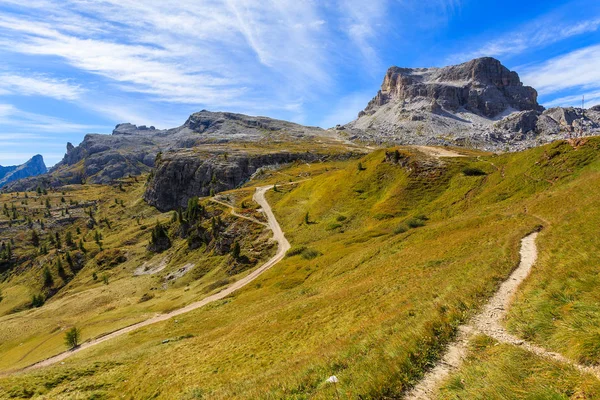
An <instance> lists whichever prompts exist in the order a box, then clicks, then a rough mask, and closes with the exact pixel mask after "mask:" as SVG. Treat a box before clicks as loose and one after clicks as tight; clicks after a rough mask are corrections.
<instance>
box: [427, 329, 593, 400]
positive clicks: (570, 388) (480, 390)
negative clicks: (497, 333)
mask: <svg viewBox="0 0 600 400" xmlns="http://www.w3.org/2000/svg"><path fill="white" fill-rule="evenodd" d="M470 354H471V356H469V357H468V359H467V360H466V361H465V363H464V366H463V367H462V368H461V370H460V372H458V373H454V374H452V375H451V376H450V377H449V379H448V380H447V381H446V383H445V384H444V385H443V386H442V388H441V390H440V393H439V394H438V398H439V399H444V400H459V399H473V400H478V399H480V400H495V399H503V400H505V399H532V400H534V399H539V400H542V399H543V400H546V399H547V400H568V399H597V398H599V397H600V381H598V379H597V378H595V377H594V376H591V375H586V374H581V373H580V372H579V371H577V370H576V369H575V368H573V367H570V366H565V365H563V364H560V363H556V362H552V361H549V360H547V359H542V358H539V357H536V356H534V355H532V354H531V353H529V352H527V351H525V350H523V349H520V348H518V347H515V346H510V345H506V344H498V343H496V342H495V341H494V340H492V339H490V338H488V337H485V336H479V337H477V338H476V339H475V340H474V341H473V343H472V346H471V350H470Z"/></svg>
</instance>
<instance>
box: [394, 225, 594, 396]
mask: <svg viewBox="0 0 600 400" xmlns="http://www.w3.org/2000/svg"><path fill="white" fill-rule="evenodd" d="M537 235H538V232H534V233H532V234H529V235H527V236H525V237H524V238H523V239H521V250H520V254H521V261H520V263H519V266H518V267H517V269H515V270H514V271H513V273H512V274H511V275H510V276H509V277H508V279H507V280H505V281H504V282H503V283H502V284H501V285H500V288H499V289H498V291H497V292H496V294H495V295H494V296H493V297H492V298H491V299H490V300H489V301H488V302H487V303H486V304H485V306H484V307H483V309H482V310H481V311H480V312H479V313H478V314H477V315H475V316H474V317H473V318H472V319H471V320H470V321H469V322H468V323H467V324H465V325H461V326H460V327H459V328H458V334H457V337H456V339H455V340H454V342H452V343H451V344H450V345H449V346H448V348H447V349H446V353H445V354H444V356H443V357H442V359H441V360H440V361H439V362H438V363H437V364H436V365H435V367H434V368H433V369H431V370H430V371H428V372H427V373H426V374H425V376H424V377H423V379H422V380H421V381H420V382H419V383H418V384H417V385H416V386H415V387H414V388H413V389H412V390H411V391H409V392H408V393H407V394H406V396H405V399H409V400H430V399H434V398H436V393H437V389H438V387H439V386H440V384H441V383H442V382H443V381H444V380H445V379H446V378H447V377H448V375H450V373H451V372H453V371H455V370H457V369H458V368H459V367H460V366H461V364H462V362H463V360H464V359H465V358H466V356H467V354H468V348H469V341H470V339H471V338H472V337H473V336H475V335H476V334H478V333H483V334H485V335H488V336H490V337H492V338H494V339H496V340H497V341H498V342H501V343H507V344H512V345H515V346H520V347H522V348H523V349H525V350H527V351H530V352H532V353H534V354H536V355H538V356H540V357H544V358H548V359H552V360H554V361H558V362H561V363H564V364H568V365H571V366H573V367H575V368H576V369H578V370H579V371H582V372H586V373H591V374H593V375H595V376H596V377H598V378H600V370H599V369H598V368H594V367H589V366H585V365H581V364H578V363H576V362H575V361H573V360H570V359H568V358H566V357H565V356H563V355H561V354H558V353H555V352H551V351H548V350H546V349H544V348H542V347H539V346H536V345H534V344H531V343H528V342H525V341H524V340H521V339H519V338H517V337H516V336H514V335H512V334H510V333H509V332H507V331H506V329H505V328H504V327H503V326H502V324H501V322H502V320H503V319H504V318H505V317H506V313H507V310H508V307H509V305H510V303H511V301H512V298H513V296H514V294H515V292H516V291H517V289H518V288H519V285H520V284H521V283H522V282H523V281H524V280H525V278H527V276H528V275H529V273H530V272H531V268H532V267H533V265H534V264H535V261H536V259H537V247H536V244H535V239H536V238H537Z"/></svg>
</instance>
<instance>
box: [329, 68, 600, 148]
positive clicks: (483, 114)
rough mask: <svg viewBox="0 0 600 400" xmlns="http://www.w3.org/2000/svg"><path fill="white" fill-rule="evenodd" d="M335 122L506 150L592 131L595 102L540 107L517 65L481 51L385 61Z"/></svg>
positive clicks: (405, 140)
mask: <svg viewBox="0 0 600 400" xmlns="http://www.w3.org/2000/svg"><path fill="white" fill-rule="evenodd" d="M338 129H345V130H347V131H348V132H350V133H351V134H352V136H353V137H354V138H357V139H360V140H365V141H370V142H375V143H380V144H381V143H398V144H433V145H457V146H468V147H477V148H481V149H485V150H491V151H505V150H510V151H513V150H521V149H523V148H527V147H532V146H535V145H539V144H542V143H546V142H550V141H553V140H556V139H560V138H562V137H564V136H565V135H569V134H574V133H577V132H579V131H580V130H584V132H585V134H586V135H590V134H594V133H599V132H600V110H599V109H598V108H597V107H594V108H592V109H589V110H582V109H578V108H560V107H557V108H552V109H549V110H544V107H542V106H541V105H539V104H538V102H537V92H536V90H535V89H534V88H532V87H529V86H524V85H523V83H522V82H521V80H520V79H519V75H518V74H517V73H516V72H514V71H510V70H509V69H508V68H506V67H505V66H503V65H502V64H501V63H500V61H498V60H496V59H494V58H490V57H484V58H478V59H474V60H471V61H469V62H466V63H463V64H459V65H452V66H448V67H443V68H399V67H391V68H389V69H388V71H387V73H386V75H385V77H384V79H383V83H382V85H381V90H379V92H378V93H377V95H376V96H375V97H374V98H373V99H372V100H371V101H370V102H369V104H368V105H367V107H366V108H365V109H364V110H363V111H361V112H360V113H359V114H358V118H357V119H356V120H354V121H352V122H351V123H349V124H347V125H346V126H345V127H338Z"/></svg>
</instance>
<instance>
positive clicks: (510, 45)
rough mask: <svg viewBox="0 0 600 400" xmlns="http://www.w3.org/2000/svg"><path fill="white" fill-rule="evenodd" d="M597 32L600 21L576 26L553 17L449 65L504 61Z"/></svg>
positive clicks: (455, 58)
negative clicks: (481, 59) (489, 59)
mask: <svg viewBox="0 0 600 400" xmlns="http://www.w3.org/2000/svg"><path fill="white" fill-rule="evenodd" d="M598 29H600V18H595V19H590V20H587V21H578V22H575V23H571V22H563V21H561V20H557V19H556V17H552V18H550V17H544V18H541V19H539V20H537V21H531V22H528V23H527V25H526V26H524V27H522V28H520V29H519V30H516V31H513V32H508V33H503V34H502V35H501V38H500V39H494V40H491V41H488V42H487V43H484V44H483V45H481V46H480V47H479V48H478V49H476V50H475V51H468V52H463V53H458V54H454V55H452V56H451V57H450V60H451V62H463V61H468V60H471V59H473V58H478V57H503V56H511V55H515V54H520V53H523V52H524V51H526V50H529V49H533V48H539V47H545V46H548V45H550V44H553V43H556V42H559V41H561V40H565V39H568V38H570V37H572V36H576V35H581V34H584V33H589V32H595V31H597V30H598Z"/></svg>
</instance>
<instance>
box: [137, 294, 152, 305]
mask: <svg viewBox="0 0 600 400" xmlns="http://www.w3.org/2000/svg"><path fill="white" fill-rule="evenodd" d="M153 298H154V295H152V294H148V293H144V295H143V296H142V297H141V298H140V299H139V300H138V303H144V302H146V301H150V300H152V299H153Z"/></svg>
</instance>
